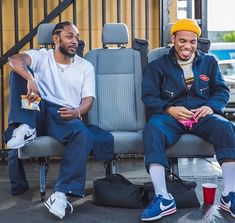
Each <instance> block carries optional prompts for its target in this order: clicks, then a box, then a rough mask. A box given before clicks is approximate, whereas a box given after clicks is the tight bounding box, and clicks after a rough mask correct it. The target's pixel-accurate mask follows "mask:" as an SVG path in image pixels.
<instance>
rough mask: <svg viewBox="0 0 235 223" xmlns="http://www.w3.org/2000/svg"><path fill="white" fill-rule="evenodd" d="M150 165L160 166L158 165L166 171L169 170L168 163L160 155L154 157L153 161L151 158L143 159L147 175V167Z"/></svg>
mask: <svg viewBox="0 0 235 223" xmlns="http://www.w3.org/2000/svg"><path fill="white" fill-rule="evenodd" d="M151 163H157V164H160V165H162V166H164V167H165V168H166V169H169V168H170V165H169V162H168V160H167V158H166V157H164V156H162V155H160V154H157V155H155V156H154V159H153V158H149V159H148V158H146V157H145V166H146V170H147V172H148V173H149V165H150V164H151Z"/></svg>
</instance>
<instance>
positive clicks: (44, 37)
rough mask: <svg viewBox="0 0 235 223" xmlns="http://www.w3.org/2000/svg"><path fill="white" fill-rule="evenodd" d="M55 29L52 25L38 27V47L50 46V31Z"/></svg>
mask: <svg viewBox="0 0 235 223" xmlns="http://www.w3.org/2000/svg"><path fill="white" fill-rule="evenodd" d="M54 27H55V24H53V23H43V24H40V25H39V26H38V31H37V37H38V44H39V45H52V44H53V42H52V31H53V29H54Z"/></svg>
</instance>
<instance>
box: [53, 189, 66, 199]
mask: <svg viewBox="0 0 235 223" xmlns="http://www.w3.org/2000/svg"><path fill="white" fill-rule="evenodd" d="M55 195H56V196H57V197H58V198H61V199H64V200H67V197H66V195H65V193H63V192H60V191H56V192H55Z"/></svg>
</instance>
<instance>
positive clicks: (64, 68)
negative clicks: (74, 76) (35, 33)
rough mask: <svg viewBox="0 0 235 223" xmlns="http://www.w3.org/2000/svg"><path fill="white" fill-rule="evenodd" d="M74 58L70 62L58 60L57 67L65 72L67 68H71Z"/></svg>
mask: <svg viewBox="0 0 235 223" xmlns="http://www.w3.org/2000/svg"><path fill="white" fill-rule="evenodd" d="M73 60H74V59H71V60H70V61H69V63H68V64H60V63H57V62H56V66H57V68H58V69H59V70H60V71H61V72H62V73H63V72H64V71H65V70H67V69H68V68H69V66H70V65H71V64H72V63H73Z"/></svg>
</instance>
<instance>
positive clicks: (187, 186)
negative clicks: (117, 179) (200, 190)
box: [144, 173, 200, 208]
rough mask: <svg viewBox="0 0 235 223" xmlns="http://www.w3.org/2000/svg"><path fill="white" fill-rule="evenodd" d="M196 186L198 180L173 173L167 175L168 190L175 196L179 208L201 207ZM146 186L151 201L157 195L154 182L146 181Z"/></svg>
mask: <svg viewBox="0 0 235 223" xmlns="http://www.w3.org/2000/svg"><path fill="white" fill-rule="evenodd" d="M196 186H197V184H196V182H191V181H186V180H182V179H181V178H180V177H179V176H177V175H175V174H173V173H169V174H168V176H167V180H166V187H167V191H168V193H171V194H172V196H173V197H174V199H175V202H176V207H177V208H193V207H200V202H199V200H198V198H197V194H196V191H195V188H196ZM144 187H145V190H147V191H148V192H147V193H148V200H149V201H151V200H152V199H153V198H154V196H155V192H154V188H153V184H152V182H147V183H145V184H144Z"/></svg>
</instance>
